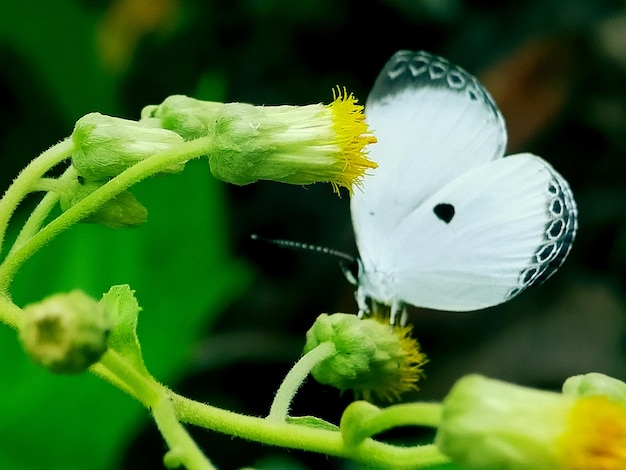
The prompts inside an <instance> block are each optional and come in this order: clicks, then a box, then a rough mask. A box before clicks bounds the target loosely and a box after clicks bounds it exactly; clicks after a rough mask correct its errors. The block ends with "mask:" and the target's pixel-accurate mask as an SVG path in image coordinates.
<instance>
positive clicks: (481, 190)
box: [350, 51, 577, 325]
mask: <svg viewBox="0 0 626 470" xmlns="http://www.w3.org/2000/svg"><path fill="white" fill-rule="evenodd" d="M365 114H366V120H367V122H368V124H369V126H370V128H371V130H372V132H373V133H374V135H375V136H376V138H377V143H375V144H372V145H370V148H369V155H370V158H371V159H372V160H374V161H375V162H376V163H377V164H378V168H377V169H375V170H373V171H371V173H370V174H368V175H366V176H365V177H364V179H363V181H362V185H361V188H360V190H358V189H357V190H355V191H354V193H353V195H352V198H351V201H350V208H351V214H352V223H353V227H354V232H355V238H356V244H357V248H358V251H359V263H358V270H357V271H356V272H355V273H354V274H353V275H352V276H351V277H352V280H353V282H355V283H356V285H357V291H356V298H357V302H358V307H359V314H360V315H363V314H366V313H369V312H370V311H371V310H372V306H380V305H384V306H388V307H390V311H391V313H390V316H391V323H392V325H393V324H394V323H395V321H396V319H397V317H398V316H399V315H401V313H402V312H403V311H404V307H405V306H406V305H407V304H410V305H414V306H418V307H425V308H431V309H436V310H449V311H471V310H479V309H483V308H486V307H491V306H494V305H497V304H500V303H502V302H506V301H507V300H509V299H511V298H513V297H515V296H516V295H518V294H520V293H521V292H523V291H524V290H526V289H527V288H528V287H530V286H533V285H536V284H538V283H540V282H542V281H544V280H545V279H547V278H548V277H549V276H551V275H552V274H553V273H554V272H555V271H556V270H557V269H558V268H559V266H560V265H561V264H562V263H563V261H564V259H565V257H566V256H567V254H568V252H569V251H570V248H571V246H572V242H573V240H574V236H575V234H576V229H577V208H576V203H575V201H574V197H573V195H572V191H571V189H570V187H569V185H568V183H567V181H566V180H565V179H564V178H563V177H562V176H561V175H560V174H559V173H557V171H556V170H555V169H554V168H552V166H551V165H550V164H549V163H548V162H546V161H545V160H543V159H542V158H540V157H537V156H535V155H532V154H529V153H521V154H516V155H510V156H506V157H505V156H504V152H505V148H506V143H507V131H506V126H505V122H504V118H503V116H502V114H501V113H500V111H499V109H498V107H497V106H496V104H495V103H494V101H493V99H492V98H491V96H490V95H489V93H488V92H487V91H486V90H485V88H484V87H483V86H482V85H481V84H480V83H479V82H478V80H477V79H476V78H475V77H473V76H472V75H470V74H469V73H468V72H466V71H465V70H463V69H462V68H461V67H458V66H456V65H454V64H451V63H450V62H448V61H447V60H446V59H444V58H442V57H438V56H435V55H431V54H429V53H426V52H422V51H420V52H412V51H399V52H397V53H396V54H394V55H393V57H391V59H390V60H389V61H388V62H387V64H386V65H385V67H384V68H383V70H382V71H381V72H380V74H379V76H378V78H377V79H376V82H375V84H374V87H373V89H372V91H371V93H370V94H369V96H368V98H367V101H366V104H365Z"/></svg>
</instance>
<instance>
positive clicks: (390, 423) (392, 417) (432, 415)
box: [359, 403, 441, 437]
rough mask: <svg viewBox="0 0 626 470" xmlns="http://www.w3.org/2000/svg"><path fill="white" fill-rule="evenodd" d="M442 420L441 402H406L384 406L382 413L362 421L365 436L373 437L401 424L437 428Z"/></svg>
mask: <svg viewBox="0 0 626 470" xmlns="http://www.w3.org/2000/svg"><path fill="white" fill-rule="evenodd" d="M440 422H441V404H440V403H405V404H401V405H394V406H390V407H388V408H383V409H382V410H381V411H380V413H378V414H377V415H375V416H372V417H370V418H369V419H366V420H363V421H361V423H360V426H359V427H360V428H361V431H362V433H363V435H364V436H365V437H372V436H375V435H376V434H380V433H381V432H384V431H388V430H389V429H393V428H397V427H400V426H427V427H434V428H436V427H437V426H438V425H439V423H440Z"/></svg>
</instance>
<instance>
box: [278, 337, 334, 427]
mask: <svg viewBox="0 0 626 470" xmlns="http://www.w3.org/2000/svg"><path fill="white" fill-rule="evenodd" d="M335 351H336V349H335V345H334V343H332V342H327V343H321V344H320V345H319V346H317V347H315V348H313V349H311V350H310V351H309V352H308V353H306V354H305V355H304V356H302V357H301V358H300V360H298V362H296V364H295V365H294V366H293V367H292V368H291V370H290V371H289V373H288V374H287V375H286V376H285V379H284V380H283V383H282V384H280V387H279V388H278V391H277V392H276V396H275V397H274V401H273V402H272V406H271V408H270V413H269V415H268V416H267V419H268V420H270V421H285V419H287V414H288V413H289V406H290V405H291V401H292V400H293V397H294V396H295V394H296V392H297V391H298V389H299V388H300V386H301V385H302V383H303V382H304V380H305V379H306V378H307V376H308V375H309V373H310V372H311V370H312V369H313V368H314V367H315V366H316V365H317V364H319V363H320V362H322V361H323V360H324V359H326V358H328V357H330V356H332V355H333V354H334V353H335Z"/></svg>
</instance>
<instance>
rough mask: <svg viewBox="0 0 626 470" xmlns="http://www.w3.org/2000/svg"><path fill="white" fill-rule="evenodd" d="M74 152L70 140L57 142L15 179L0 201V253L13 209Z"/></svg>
mask: <svg viewBox="0 0 626 470" xmlns="http://www.w3.org/2000/svg"><path fill="white" fill-rule="evenodd" d="M73 150H74V144H73V142H72V140H71V139H70V138H68V139H65V140H63V141H62V142H59V143H58V144H56V145H54V146H52V147H50V148H49V149H48V150H46V151H45V152H43V153H42V154H41V155H40V156H39V157H37V158H35V159H34V160H33V161H31V162H30V163H29V164H28V166H27V167H26V168H24V169H23V170H22V171H21V172H20V174H19V175H18V176H17V178H15V180H14V181H13V183H12V184H11V186H9V189H7V191H6V192H5V193H4V196H3V197H2V199H0V251H1V250H2V245H3V242H4V237H5V235H6V230H7V226H8V223H9V220H10V219H11V216H12V215H13V213H14V212H15V209H16V208H17V206H18V205H19V203H20V202H21V201H22V199H24V197H25V196H26V195H27V194H28V193H29V192H31V191H32V190H33V188H34V187H35V185H36V183H37V181H38V180H39V179H40V178H41V177H42V176H43V175H44V174H45V173H46V172H47V171H48V170H50V169H51V168H52V167H53V166H55V165H57V164H58V163H60V162H62V161H63V160H65V159H66V158H68V157H69V156H70V155H71V154H72V151H73Z"/></svg>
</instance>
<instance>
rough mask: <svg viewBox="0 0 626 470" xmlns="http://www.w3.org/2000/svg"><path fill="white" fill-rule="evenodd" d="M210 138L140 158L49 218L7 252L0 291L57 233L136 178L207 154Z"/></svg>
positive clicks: (116, 193)
mask: <svg viewBox="0 0 626 470" xmlns="http://www.w3.org/2000/svg"><path fill="white" fill-rule="evenodd" d="M212 141H213V137H212V136H209V137H201V138H199V139H195V140H192V141H189V142H184V143H182V144H180V145H179V146H177V147H175V148H173V149H169V150H166V151H163V152H161V153H158V154H155V155H154V156H152V157H150V158H148V159H146V160H142V161H140V162H138V163H136V164H135V165H133V166H131V167H130V168H128V169H126V170H125V171H123V172H122V173H120V174H119V175H118V176H116V177H115V178H113V179H111V180H110V181H108V182H107V183H105V184H104V185H102V186H101V187H100V188H98V189H97V190H95V191H94V192H93V193H91V194H90V195H89V196H87V197H85V198H84V199H83V200H81V201H80V202H79V203H77V204H76V205H74V206H72V207H71V208H69V209H68V210H67V211H65V212H63V213H62V214H61V215H59V216H58V217H57V218H56V219H54V220H52V221H51V222H50V223H48V224H47V225H46V226H45V227H43V228H42V229H41V230H39V232H37V233H36V234H35V235H34V236H33V237H32V238H30V239H29V240H27V241H26V242H25V243H24V244H23V245H22V246H20V247H19V248H17V249H16V250H15V251H13V252H11V253H10V254H9V255H8V256H7V257H6V259H5V260H4V262H3V263H2V265H0V292H1V291H2V290H4V291H6V290H7V289H8V287H9V285H10V283H11V280H12V279H13V276H14V275H15V272H16V271H17V270H18V269H19V267H20V266H21V265H22V264H23V263H24V262H25V261H26V260H27V259H28V258H30V256H32V255H33V254H34V253H35V252H36V251H37V250H39V249H40V248H41V247H42V246H43V245H45V244H46V243H47V242H49V241H50V240H51V239H52V238H54V237H55V236H56V235H58V234H59V233H60V232H62V231H63V230H65V229H66V228H68V227H70V226H71V225H73V224H75V223H76V222H78V221H80V220H82V219H83V218H85V217H86V216H88V215H89V214H90V213H92V212H93V211H94V210H96V209H97V208H98V207H99V206H100V205H102V204H104V203H105V202H106V201H109V200H110V199H112V198H114V197H115V196H117V195H118V194H120V193H121V192H123V191H125V190H126V189H128V188H129V187H130V186H132V185H134V184H136V183H138V182H139V181H141V180H143V179H145V178H147V177H149V176H152V175H154V174H156V173H159V172H161V171H163V170H166V169H167V168H168V167H171V165H172V164H176V163H181V162H186V161H188V160H191V159H193V158H197V157H200V156H202V155H205V154H206V153H207V149H208V148H210V144H211V142H212ZM0 214H2V212H1V211H0Z"/></svg>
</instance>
